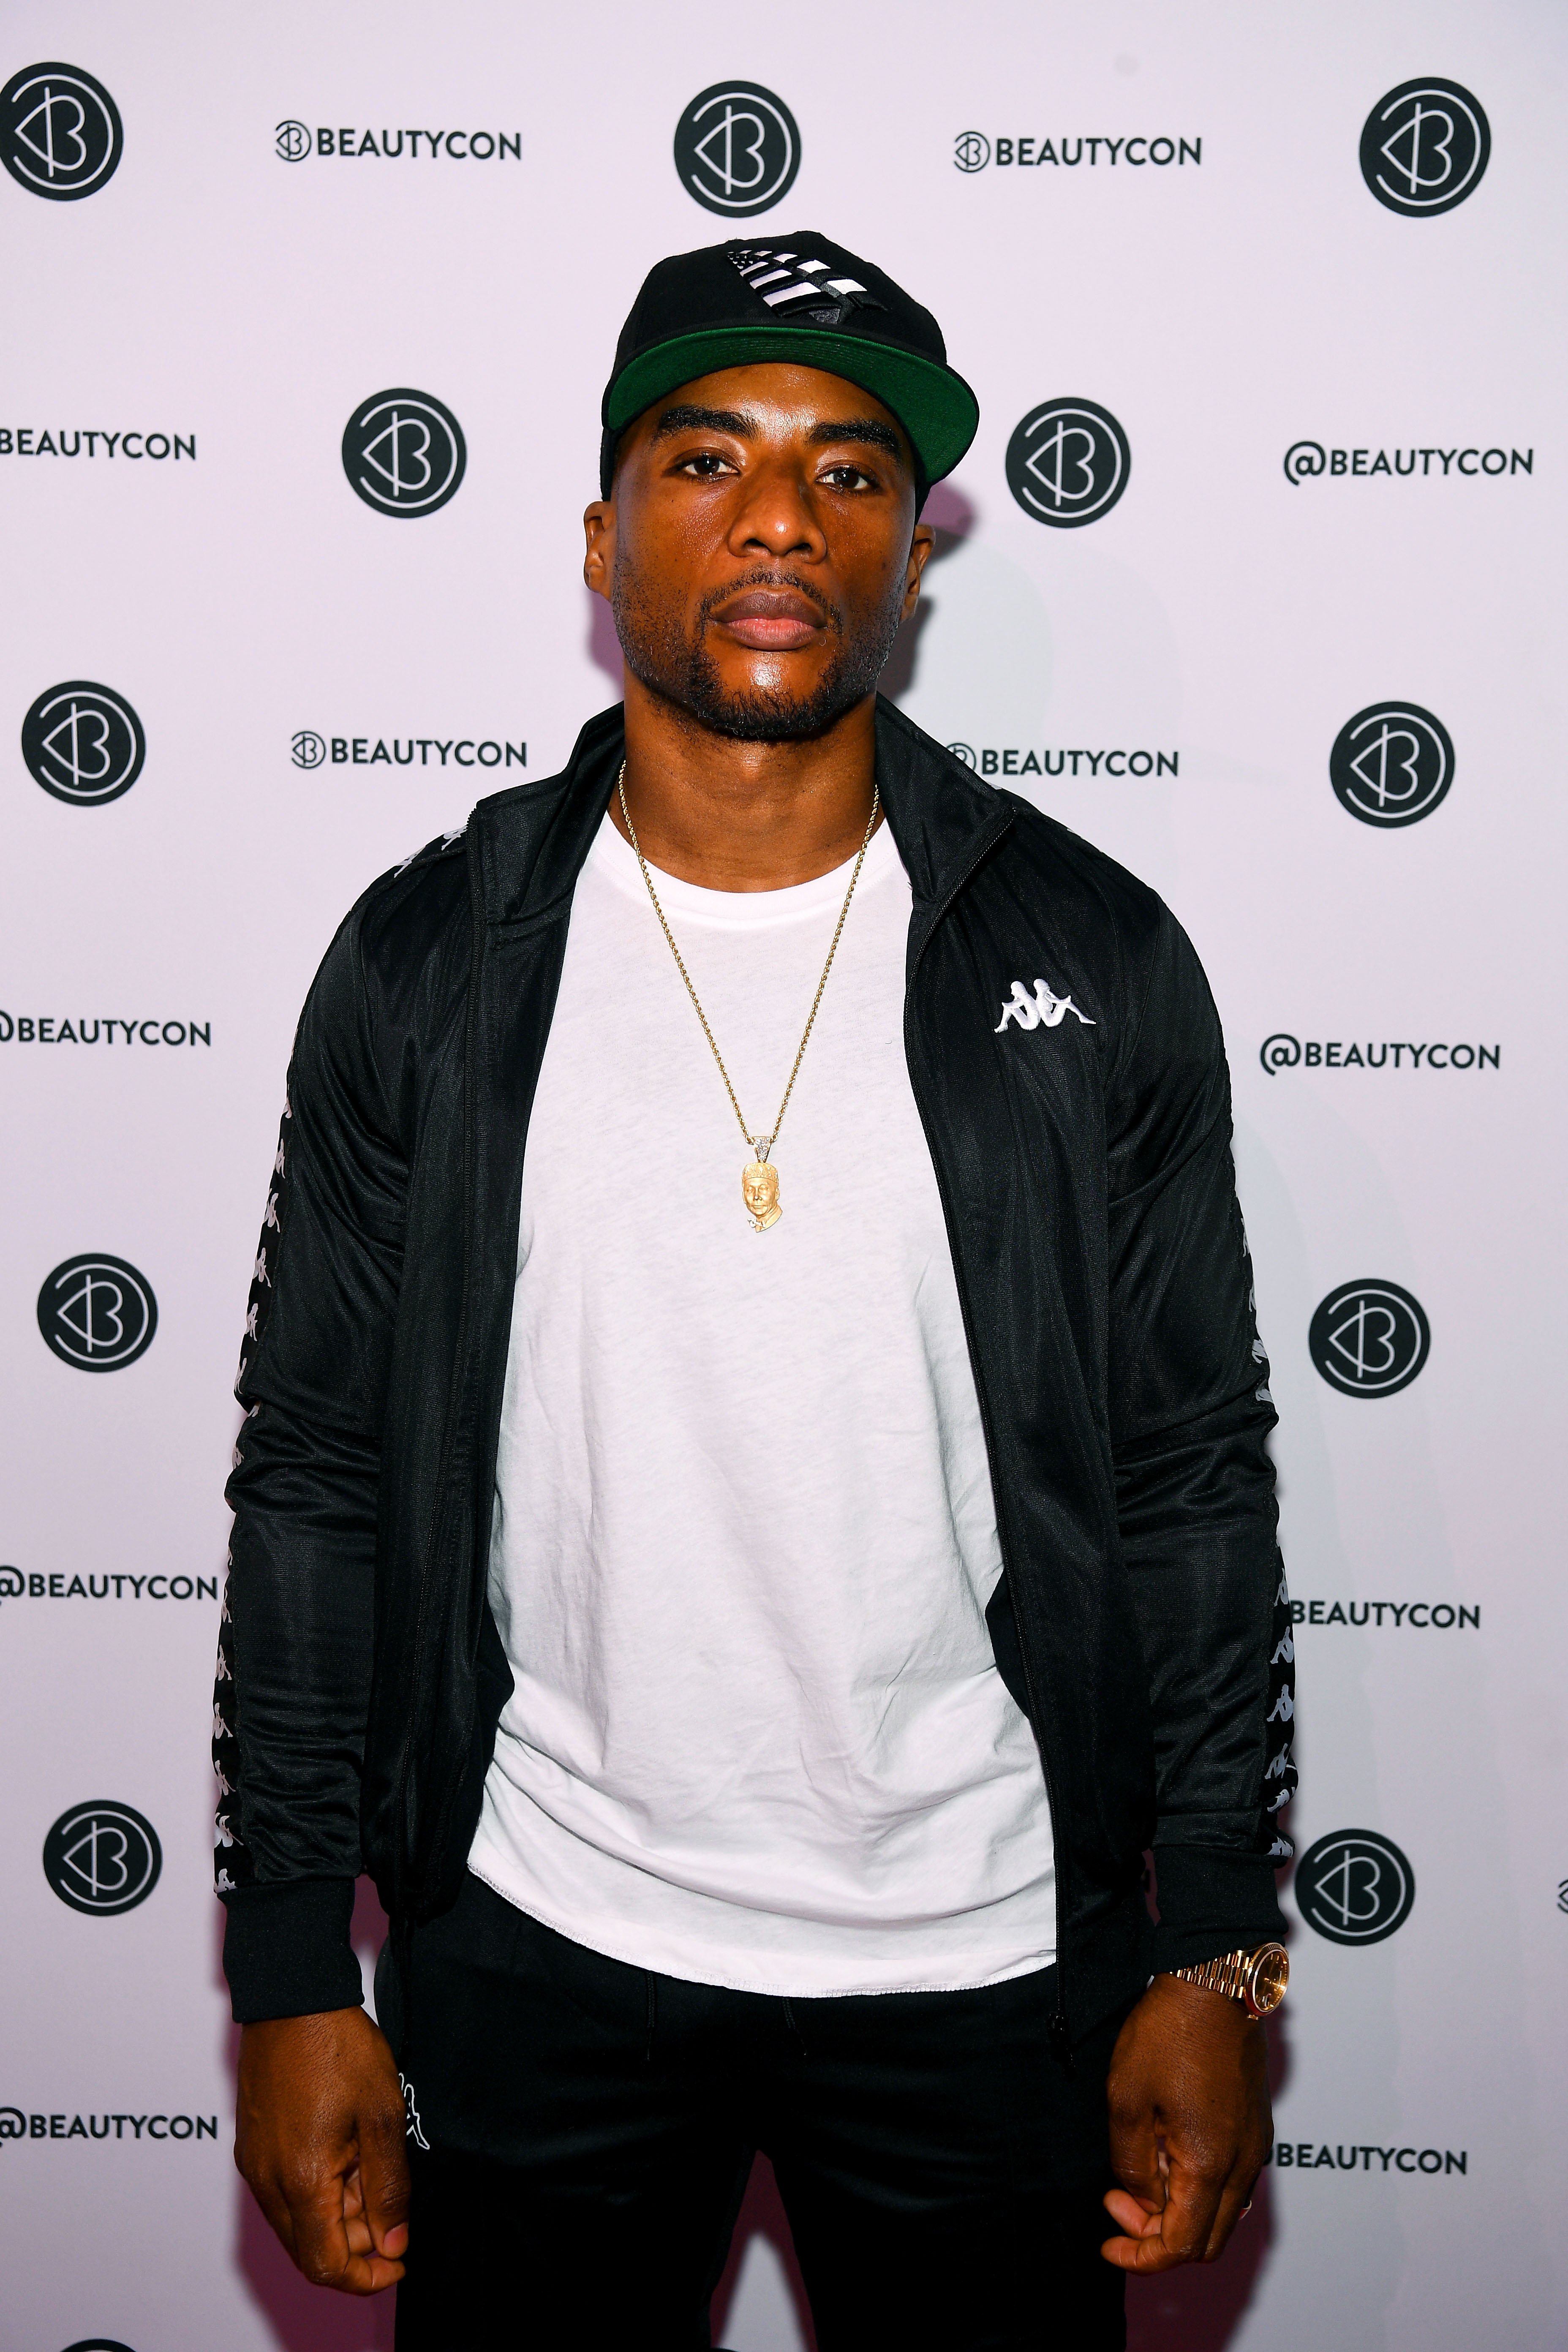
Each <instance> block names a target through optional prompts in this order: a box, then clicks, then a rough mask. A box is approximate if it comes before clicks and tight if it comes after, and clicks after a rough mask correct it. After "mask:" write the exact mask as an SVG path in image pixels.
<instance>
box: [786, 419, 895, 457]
mask: <svg viewBox="0 0 1568 2352" xmlns="http://www.w3.org/2000/svg"><path fill="white" fill-rule="evenodd" d="M809 437H810V438H811V439H812V440H813V441H865V442H868V443H869V445H870V446H871V447H872V448H873V449H885V450H886V451H887V453H888V455H889V457H902V456H903V454H904V445H903V443H902V442H901V441H900V438H899V436H898V434H897V432H896V431H895V429H894V428H893V426H892V425H884V424H883V422H882V420H881V418H880V417H879V416H847V417H845V418H844V420H843V421H842V423H840V424H837V425H813V426H812V428H811V434H810V436H809Z"/></svg>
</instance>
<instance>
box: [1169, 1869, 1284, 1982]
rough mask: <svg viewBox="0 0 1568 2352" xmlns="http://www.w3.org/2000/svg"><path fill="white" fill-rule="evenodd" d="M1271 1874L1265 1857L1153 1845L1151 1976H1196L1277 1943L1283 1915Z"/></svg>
mask: <svg viewBox="0 0 1568 2352" xmlns="http://www.w3.org/2000/svg"><path fill="white" fill-rule="evenodd" d="M1276 1866H1277V1865H1276V1864H1275V1863H1274V1862H1273V1861H1272V1860H1271V1859H1270V1857H1269V1856H1268V1854H1266V1853H1234V1852H1233V1851H1231V1850H1230V1849H1229V1848H1226V1847H1224V1846H1212V1845H1161V1844H1159V1843H1156V1844H1155V1847H1154V1891H1155V1897H1156V1900H1157V1901H1158V1903H1159V1906H1160V1924H1159V1926H1158V1927H1156V1928H1155V1930H1154V1945H1153V1959H1152V1966H1153V1969H1154V1971H1155V1973H1156V1975H1159V1974H1162V1973H1163V1972H1164V1971H1166V1970H1168V1969H1195V1968H1201V1967H1202V1965H1203V1963H1204V1962H1205V1960H1217V1959H1219V1958H1221V1957H1222V1956H1223V1955H1224V1954H1225V1953H1226V1952H1239V1951H1249V1950H1251V1949H1252V1948H1253V1947H1254V1946H1255V1945H1258V1944H1271V1943H1283V1941H1284V1939H1285V1914H1284V1913H1283V1912H1282V1911H1281V1910H1280V1908H1279V1892H1278V1888H1277V1886H1276V1884H1275V1877H1274V1873H1275V1869H1276Z"/></svg>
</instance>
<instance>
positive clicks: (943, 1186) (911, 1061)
mask: <svg viewBox="0 0 1568 2352" xmlns="http://www.w3.org/2000/svg"><path fill="white" fill-rule="evenodd" d="M1011 822H1012V820H1011V818H1009V819H1008V823H1009V824H1011ZM1004 830H1005V828H1004ZM1000 838H1001V835H1000V833H998V834H996V835H994V836H993V838H992V840H991V841H988V842H987V843H986V844H985V845H984V848H983V849H981V850H979V851H977V852H976V854H975V856H973V858H972V859H971V860H970V863H969V864H968V865H967V866H965V867H964V869H963V873H962V874H961V875H960V876H959V877H958V879H957V880H956V881H955V882H954V884H953V886H952V889H951V890H949V892H948V894H947V896H946V898H943V900H942V904H941V905H940V906H939V907H938V908H937V910H936V912H935V914H934V915H933V916H932V917H931V922H930V924H929V925H928V926H927V929H926V935H925V937H924V939H923V940H921V945H920V951H919V953H918V954H917V955H916V957H915V963H914V970H913V971H911V972H910V977H909V980H908V982H907V983H906V986H905V989H904V1060H905V1063H906V1065H907V1066H908V1068H909V1073H910V1087H911V1089H912V1090H913V1093H914V1097H915V1108H916V1109H917V1110H918V1111H919V1113H920V1115H921V1127H922V1129H924V1131H925V1139H926V1149H927V1150H928V1151H929V1152H930V1154H931V1167H932V1169H933V1171H935V1175H936V1189H937V1193H938V1196H939V1198H940V1199H941V1202H942V1221H943V1223H944V1224H945V1225H946V1227H947V1247H948V1255H949V1256H950V1257H951V1258H952V1276H953V1283H954V1286H955V1287H956V1289H957V1291H958V1304H959V1309H960V1312H961V1313H962V1315H963V1336H964V1339H965V1340H966V1342H967V1343H968V1348H969V1366H970V1370H971V1371H972V1373H973V1377H974V1393H975V1397H976V1400H977V1402H978V1403H979V1406H980V1423H981V1427H982V1429H983V1430H984V1433H985V1457H986V1464H987V1466H988V1468H989V1470H990V1473H991V1488H992V1494H993V1496H994V1495H995V1494H996V1491H997V1487H998V1483H999V1482H998V1479H997V1475H996V1449H995V1445H994V1440H993V1435H992V1417H991V1403H990V1399H989V1398H988V1396H987V1395H986V1392H985V1379H984V1372H983V1371H982V1369H981V1364H980V1356H979V1351H978V1349H976V1347H975V1344H974V1317H973V1309H972V1307H971V1305H970V1299H969V1292H968V1288H967V1286H966V1285H965V1282H964V1276H963V1259H962V1257H961V1256H960V1255H959V1250H958V1241H957V1235H956V1234H955V1232H954V1230H953V1219H952V1202H951V1199H950V1197H949V1192H948V1184H947V1174H946V1171H945V1170H944V1168H943V1167H942V1160H941V1158H940V1156H939V1154H938V1151H937V1148H936V1140H935V1137H934V1134H933V1132H932V1127H931V1118H930V1117H929V1116H928V1113H927V1108H926V1100H925V1096H924V1093H923V1091H922V1087H921V1078H920V1076H919V1075H918V1073H917V1067H916V1064H917V1056H916V1055H915V1054H914V1053H913V1052H912V1051H911V1050H910V1047H911V1039H912V1034H913V1023H914V987H915V981H916V978H917V976H918V975H919V972H920V968H921V963H922V962H923V961H924V960H925V952H926V950H927V948H928V947H929V946H930V945H931V940H933V939H934V937H935V936H936V930H937V926H938V924H939V923H941V921H942V919H943V917H944V916H945V915H946V913H947V911H948V908H950V907H951V906H952V902H953V900H954V899H955V898H957V896H958V894H959V892H960V891H961V890H962V889H963V887H964V886H965V884H966V883H967V882H968V881H969V879H970V877H971V876H972V875H973V872H974V870H975V868H976V867H977V866H978V865H979V864H980V861H981V859H982V858H983V857H984V856H986V855H987V854H988V853H989V851H990V850H991V849H992V848H993V846H994V843H995V842H996V841H997V840H1000ZM996 1542H997V1548H998V1549H999V1550H1000V1552H1001V1554H1002V1568H1003V1572H1004V1573H1005V1576H1006V1579H1007V1602H1008V1606H1009V1607H1010V1608H1011V1609H1012V1611H1013V1613H1014V1620H1015V1622H1017V1609H1018V1603H1017V1585H1016V1582H1015V1580H1014V1576H1013V1563H1012V1560H1011V1559H1010V1558H1009V1557H1008V1551H1007V1538H1006V1537H1005V1534H1004V1532H1003V1526H1002V1514H1001V1512H1000V1511H998V1513H997V1517H996ZM1018 1655H1019V1658H1020V1660H1021V1662H1022V1664H1023V1668H1024V1689H1025V1692H1026V1696H1027V1698H1028V1702H1029V1718H1030V1728H1031V1729H1032V1730H1033V1732H1034V1735H1035V1746H1036V1748H1037V1750H1038V1752H1039V1759H1040V1769H1041V1772H1042V1773H1043V1775H1044V1777H1045V1783H1046V1801H1047V1804H1048V1805H1049V1807H1050V1814H1051V1846H1052V1862H1053V1865H1054V1868H1055V1872H1056V1911H1057V2000H1056V2007H1055V2009H1054V2010H1053V2011H1052V2012H1051V2017H1050V2021H1049V2023H1048V2024H1047V2028H1046V2032H1047V2038H1048V2040H1049V2042H1050V2045H1051V2054H1052V2056H1053V2057H1055V2058H1057V2059H1058V2060H1059V2061H1060V2062H1061V2063H1062V2064H1063V2065H1064V2066H1067V2067H1069V2068H1070V2066H1071V2064H1072V2029H1071V2027H1070V2026H1069V2025H1068V2013H1067V1994H1066V1986H1065V1971H1064V1967H1063V1962H1064V1958H1065V1951H1066V1936H1065V1927H1066V1918H1067V1882H1068V1864H1067V1858H1066V1853H1065V1850H1064V1843H1063V1840H1062V1837H1061V1835H1060V1833H1059V1830H1058V1824H1059V1823H1060V1822H1062V1820H1063V1815H1062V1811H1061V1809H1060V1806H1059V1805H1058V1801H1057V1787H1056V1780H1055V1777H1054V1775H1053V1773H1052V1771H1051V1759H1050V1757H1049V1755H1048V1754H1047V1749H1046V1739H1045V1732H1044V1728H1043V1727H1044V1723H1045V1717H1044V1715H1043V1714H1042V1713H1041V1709H1040V1702H1039V1695H1038V1692H1037V1688H1036V1684H1035V1677H1034V1675H1033V1673H1032V1671H1031V1669H1030V1665H1029V1651H1028V1644H1027V1643H1026V1642H1025V1640H1024V1637H1023V1628H1022V1626H1021V1625H1020V1626H1019V1631H1018Z"/></svg>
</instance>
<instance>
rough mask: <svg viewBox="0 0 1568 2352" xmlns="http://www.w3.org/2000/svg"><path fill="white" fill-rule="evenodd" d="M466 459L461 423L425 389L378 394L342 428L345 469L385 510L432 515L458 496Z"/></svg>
mask: <svg viewBox="0 0 1568 2352" xmlns="http://www.w3.org/2000/svg"><path fill="white" fill-rule="evenodd" d="M467 465H468V444H467V443H466V442H465V441H464V439H463V428H462V426H461V425H459V424H458V420H457V418H456V417H455V416H454V415H453V414H452V412H451V410H450V409H449V408H447V407H445V406H443V404H442V403H441V402H440V401H438V400H433V399H432V398H431V396H430V394H428V393H427V392H378V393H377V394H375V396H374V399H372V400H365V401H362V402H361V403H360V405H359V406H358V407H357V408H356V409H355V410H354V413H353V415H352V416H351V417H350V418H349V421H348V423H347V424H346V425H344V427H343V471H344V473H345V474H346V475H347V476H348V478H349V481H350V483H351V485H352V486H353V488H354V489H355V490H356V491H357V492H358V493H359V495H360V497H361V498H362V499H363V500H364V502H365V504H366V506H367V507H374V508H375V509H377V510H378V512H380V513H382V514H394V515H427V514H434V513H435V511H436V509H437V507H444V506H445V505H446V503H447V499H450V498H454V497H456V495H457V491H458V484H459V483H460V482H461V481H462V478H463V473H464V469H465V467H467Z"/></svg>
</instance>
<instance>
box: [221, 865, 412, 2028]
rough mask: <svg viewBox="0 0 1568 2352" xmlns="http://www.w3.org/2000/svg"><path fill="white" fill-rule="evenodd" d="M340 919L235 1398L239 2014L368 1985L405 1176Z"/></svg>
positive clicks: (231, 1750) (232, 1655)
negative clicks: (367, 1888)
mask: <svg viewBox="0 0 1568 2352" xmlns="http://www.w3.org/2000/svg"><path fill="white" fill-rule="evenodd" d="M358 911H359V910H357V909H356V912H355V915H351V916H350V918H349V919H348V921H347V922H346V923H345V924H344V925H343V927H342V930H341V931H340V932H339V934H338V936H337V938H336V940H334V941H333V943H332V946H331V949H330V950H328V953H327V956H326V959H325V961H324V962H323V963H322V965H321V971H319V973H318V974H317V976H316V980H315V982H314V985H313V986H312V988H311V990H310V996H309V998H308V999H307V1001H306V1004H305V1009H304V1012H303V1013H302V1014H301V1016H300V1027H299V1031H298V1034H297V1035H296V1038H295V1044H294V1054H293V1058H292V1061H291V1063H290V1066H289V1082H288V1090H287V1096H286V1099H285V1103H284V1109H283V1118H282V1125H281V1129H280V1132H279V1142H278V1153H277V1158H276V1159H275V1160H274V1162H273V1167H272V1176H271V1182H270V1186H269V1189H268V1198H267V1207H266V1211H265V1213H264V1215H263V1220H262V1227H261V1239H260V1243H259V1245H258V1251H257V1257H256V1265H255V1268H254V1271H253V1276H252V1281H251V1287H250V1304H249V1312H248V1313H247V1317H246V1324H245V1336H244V1339H243V1341H242V1344H241V1349H240V1360H239V1370H238V1373H237V1378H236V1383H235V1393H236V1395H237V1398H238V1400H239V1402H240V1403H241V1404H242V1405H243V1406H244V1407H245V1412H246V1418H245V1421H244V1423H243V1424H242V1426H241V1429H240V1433H239V1442H238V1444H237V1446H236V1448H235V1454H234V1471H233V1475H232V1476H231V1477H230V1479H229V1482H228V1488H227V1493H228V1499H229V1502H230V1504H231V1505H232V1507H233V1509H234V1514H235V1518H234V1530H233V1536H232V1538H231V1545H230V1551H229V1565H228V1577H227V1581H226V1588H225V1595H224V1605H223V1611H222V1615H221V1620H220V1626H219V1643H218V1659H217V1678H216V1686H215V1689H214V1695H213V1763H214V1767H215V1769H216V1773H217V1777H218V1782H219V1788H220V1792H221V1793H220V1797H219V1802H218V1810H217V1822H216V1841H215V1843H216V1853H215V1861H216V1876H217V1887H218V1892H219V1894H220V1895H221V1896H222V1898H223V1901H224V1903H225V1905H226V1908H227V1914H228V1916H227V1923H226V1933H225V1938H224V1968H225V1971H226V1975H227V1978H228V1981H229V1990H230V1992H231V1995H232V1997H233V2003H234V2014H235V2016H236V2018H237V2020H238V2021H240V2022H242V2023H247V2022H250V2021H255V2020H258V2019H261V2018H268V2017H290V2016H300V2015H307V2014H310V2013H313V2012H315V2011H321V2010H329V2009H342V2008H346V2007H349V2006H351V2005H352V2004H353V2003H354V2002H357V2001H359V2000H362V1999H363V1987H362V1985H361V1982H360V1971H359V1963H358V1961H357V1959H356V1958H355V1957H354V1954H353V1948H352V1946H351V1944H350V1940H349V1920H350V1915H351V1913H352V1910H353V1894H354V1881H355V1879H356V1878H357V1876H358V1874H359V1872H360V1866H361V1863H360V1834H359V1780H360V1769H361V1764H362V1760H363V1750H364V1728H365V1718H366V1713H367V1708H368V1704H369V1695H370V1675H371V1656H372V1637H373V1595H374V1573H375V1548H376V1505H377V1488H378V1483H379V1475H380V1429H381V1423H382V1416H383V1410H384V1396H385V1390H386V1379H387V1369H388V1363H389V1360H390V1354H391V1348H392V1336H393V1327H394V1321H395V1313H396V1306H397V1295H398V1285H399V1279H400V1275H401V1269H402V1252H403V1234H404V1217H405V1195H406V1182H407V1171H406V1167H405V1160H404V1157H403V1154H402V1151H401V1150H400V1148H399V1145H398V1142H397V1140H396V1132H395V1122H394V1119H393V1118H392V1116H391V1112H390V1109H389V1106H388V1101H387V1097H386V1095H385V1092H384V1088H383V1086H382V1084H381V1081H380V1077H379V1075H378V1072H377V1068H376V1064H375V1056H374V1051H373V1045H372V1038H371V1030H370V1023H369V1018H368V1014H367V1009H366V996H365V990H364V986H363V971H362V966H361V960H360V953H359V939H358V925H357V921H356V917H357V914H358Z"/></svg>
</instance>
